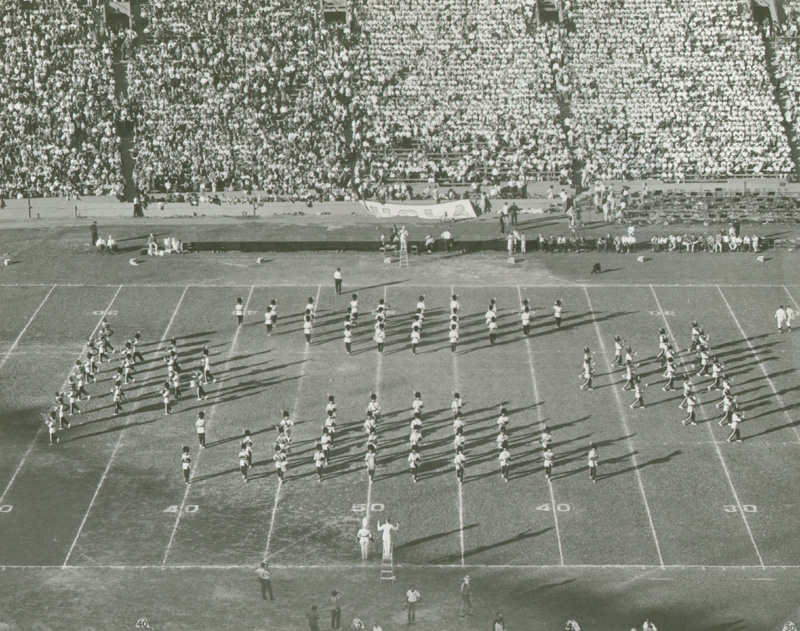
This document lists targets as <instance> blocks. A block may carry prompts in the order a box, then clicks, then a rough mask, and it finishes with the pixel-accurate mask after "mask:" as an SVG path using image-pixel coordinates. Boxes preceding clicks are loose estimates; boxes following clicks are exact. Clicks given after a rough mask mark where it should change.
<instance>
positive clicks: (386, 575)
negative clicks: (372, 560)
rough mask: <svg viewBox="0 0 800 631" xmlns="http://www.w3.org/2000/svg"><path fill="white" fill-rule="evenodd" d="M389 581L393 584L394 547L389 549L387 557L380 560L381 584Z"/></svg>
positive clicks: (384, 556)
mask: <svg viewBox="0 0 800 631" xmlns="http://www.w3.org/2000/svg"><path fill="white" fill-rule="evenodd" d="M383 581H391V582H392V584H394V581H395V576H394V547H392V548H390V549H389V556H386V555H385V554H384V555H383V557H382V558H381V582H383Z"/></svg>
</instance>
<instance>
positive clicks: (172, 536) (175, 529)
mask: <svg viewBox="0 0 800 631" xmlns="http://www.w3.org/2000/svg"><path fill="white" fill-rule="evenodd" d="M190 286H191V285H190ZM254 289H255V286H254V285H251V286H250V293H249V294H247V302H246V303H245V304H244V311H245V313H247V307H248V305H249V304H250V299H251V298H252V297H253V290H254ZM241 330H242V327H241V326H238V325H237V327H236V333H234V334H233V341H232V342H231V347H230V348H229V349H228V356H227V357H226V358H225V364H224V366H227V365H228V364H229V363H230V361H231V358H232V357H233V351H234V350H235V349H236V341H237V340H238V339H239V331H241ZM217 405H219V399H217V400H216V401H215V402H214V405H212V406H211V409H210V410H209V412H208V419H207V422H206V423H207V424H208V422H210V421H211V419H212V418H213V417H214V411H215V410H216V409H217ZM202 453H203V450H202V449H200V448H198V450H197V456H196V458H195V469H194V470H195V474H196V473H197V470H198V468H199V466H200V456H201V455H202ZM192 477H195V476H192ZM191 481H192V480H191V479H190V480H189V482H191ZM188 496H189V484H187V485H186V489H185V490H184V492H183V499H182V500H181V505H180V507H179V508H178V514H177V515H176V516H175V526H174V527H173V528H172V534H170V536H169V542H168V543H167V549H166V550H165V551H164V558H163V559H162V561H161V567H164V566H165V565H166V564H167V558H168V557H169V553H170V550H172V542H173V541H174V540H175V533H177V532H178V526H179V525H180V523H181V515H182V514H183V508H184V506H186V498H187V497H188Z"/></svg>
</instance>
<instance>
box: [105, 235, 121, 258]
mask: <svg viewBox="0 0 800 631" xmlns="http://www.w3.org/2000/svg"><path fill="white" fill-rule="evenodd" d="M106 247H107V248H108V251H109V252H111V253H112V254H116V253H117V251H118V250H117V241H116V239H114V237H112V236H111V235H108V240H107V241H106Z"/></svg>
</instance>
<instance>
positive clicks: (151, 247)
mask: <svg viewBox="0 0 800 631" xmlns="http://www.w3.org/2000/svg"><path fill="white" fill-rule="evenodd" d="M147 254H149V255H150V256H154V255H155V254H158V242H157V241H156V238H155V237H154V236H153V233H152V232H151V233H150V236H149V237H147Z"/></svg>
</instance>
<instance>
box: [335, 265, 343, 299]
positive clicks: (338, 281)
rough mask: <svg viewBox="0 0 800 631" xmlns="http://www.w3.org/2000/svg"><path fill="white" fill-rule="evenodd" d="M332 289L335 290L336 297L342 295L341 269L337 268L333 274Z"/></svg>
mask: <svg viewBox="0 0 800 631" xmlns="http://www.w3.org/2000/svg"><path fill="white" fill-rule="evenodd" d="M333 288H334V289H335V290H336V295H337V296H338V295H339V294H340V293H342V268H341V267H337V268H336V271H335V272H334V273H333Z"/></svg>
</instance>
